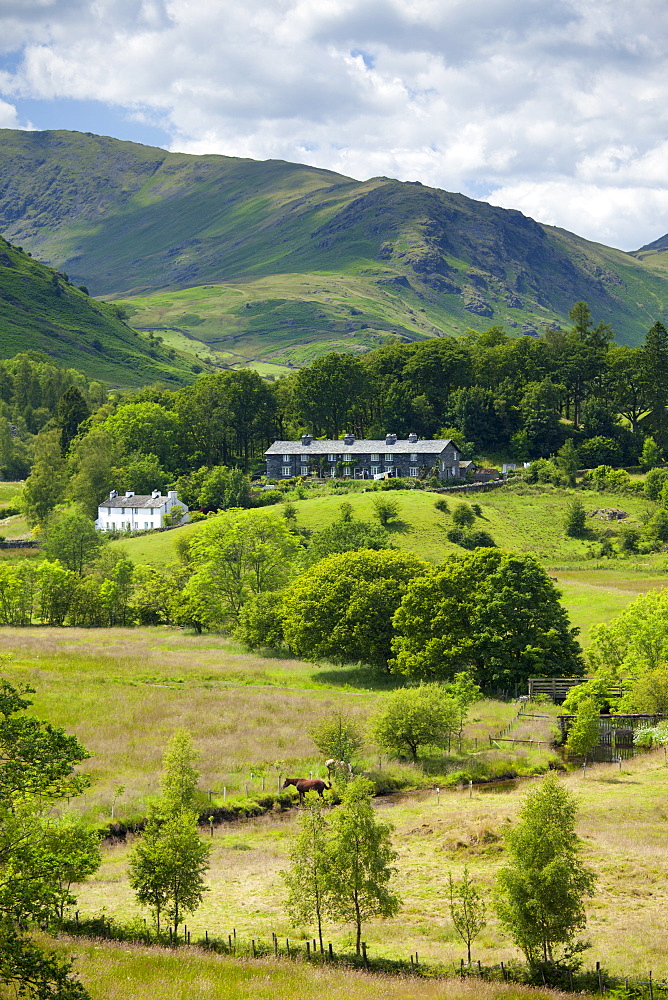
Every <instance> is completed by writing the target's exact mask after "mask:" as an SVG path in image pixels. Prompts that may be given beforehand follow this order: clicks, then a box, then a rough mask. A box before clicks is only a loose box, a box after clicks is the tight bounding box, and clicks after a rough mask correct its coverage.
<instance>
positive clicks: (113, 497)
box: [109, 490, 118, 500]
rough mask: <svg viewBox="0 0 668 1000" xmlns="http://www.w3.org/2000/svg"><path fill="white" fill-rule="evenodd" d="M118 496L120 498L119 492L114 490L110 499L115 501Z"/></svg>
mask: <svg viewBox="0 0 668 1000" xmlns="http://www.w3.org/2000/svg"><path fill="white" fill-rule="evenodd" d="M117 496H118V491H117V490H112V491H111V493H110V494H109V499H110V500H115V499H116V497H117Z"/></svg>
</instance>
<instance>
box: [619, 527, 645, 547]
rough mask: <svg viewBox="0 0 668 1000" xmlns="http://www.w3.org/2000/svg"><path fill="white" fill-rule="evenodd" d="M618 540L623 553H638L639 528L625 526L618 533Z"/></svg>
mask: <svg viewBox="0 0 668 1000" xmlns="http://www.w3.org/2000/svg"><path fill="white" fill-rule="evenodd" d="M617 540H618V542H619V548H620V549H621V551H622V552H637V551H638V542H639V541H640V531H639V530H638V528H634V527H633V526H632V525H630V524H625V525H624V527H623V528H620V529H619V531H618V532H617Z"/></svg>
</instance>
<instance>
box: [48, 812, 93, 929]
mask: <svg viewBox="0 0 668 1000" xmlns="http://www.w3.org/2000/svg"><path fill="white" fill-rule="evenodd" d="M39 854H40V856H41V857H42V858H43V859H44V864H45V867H46V869H47V871H48V873H49V881H51V882H52V884H53V888H52V893H53V899H54V915H55V917H56V918H57V919H58V921H59V922H60V923H62V921H63V917H64V914H65V907H66V906H69V905H73V904H74V903H76V897H75V896H73V895H72V886H73V885H74V884H75V883H79V882H84V881H85V880H86V879H87V878H89V877H90V876H91V875H93V874H95V872H96V871H97V870H98V868H99V867H100V865H101V863H102V856H101V854H100V838H99V835H98V833H97V831H96V830H87V829H86V827H85V826H84V825H83V824H82V823H81V822H80V821H76V820H65V821H60V822H57V823H47V825H46V827H45V828H44V834H43V838H42V841H41V843H40V845H39Z"/></svg>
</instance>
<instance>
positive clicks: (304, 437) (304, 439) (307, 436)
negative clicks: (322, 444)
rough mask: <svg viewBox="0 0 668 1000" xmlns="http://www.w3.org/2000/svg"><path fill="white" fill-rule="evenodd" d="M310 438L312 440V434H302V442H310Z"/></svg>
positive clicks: (305, 443)
mask: <svg viewBox="0 0 668 1000" xmlns="http://www.w3.org/2000/svg"><path fill="white" fill-rule="evenodd" d="M312 440H313V435H311V434H302V444H304V445H307V444H310V443H311V441H312Z"/></svg>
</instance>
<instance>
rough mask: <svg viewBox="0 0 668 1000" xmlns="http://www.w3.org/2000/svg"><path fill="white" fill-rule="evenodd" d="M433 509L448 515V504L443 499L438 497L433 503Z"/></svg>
mask: <svg viewBox="0 0 668 1000" xmlns="http://www.w3.org/2000/svg"><path fill="white" fill-rule="evenodd" d="M434 507H435V508H436V510H440V512H441V514H449V513H450V504H449V503H448V501H447V500H446V499H445V497H440V498H439V499H438V500H436V501H435V503H434Z"/></svg>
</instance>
